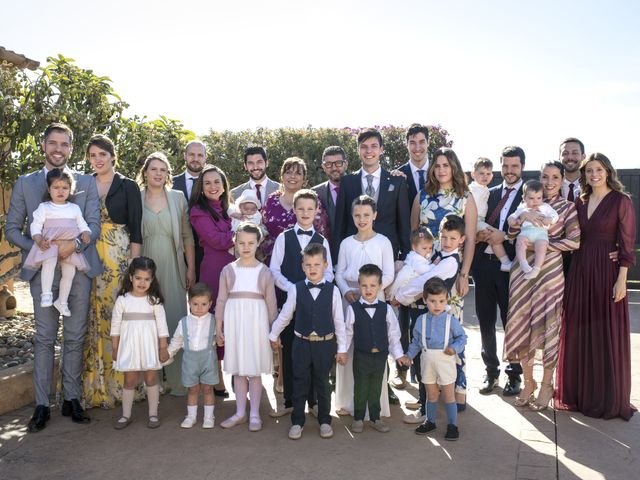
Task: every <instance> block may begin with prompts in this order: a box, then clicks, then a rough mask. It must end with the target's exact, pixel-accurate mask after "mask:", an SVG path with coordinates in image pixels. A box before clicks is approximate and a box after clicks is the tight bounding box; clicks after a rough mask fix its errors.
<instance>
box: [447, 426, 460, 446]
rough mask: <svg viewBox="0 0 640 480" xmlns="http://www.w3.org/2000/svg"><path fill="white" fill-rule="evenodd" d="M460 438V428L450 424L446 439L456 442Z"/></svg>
mask: <svg viewBox="0 0 640 480" xmlns="http://www.w3.org/2000/svg"><path fill="white" fill-rule="evenodd" d="M458 438H460V432H459V431H458V427H457V426H456V425H453V424H452V423H450V424H449V425H447V433H445V435H444V439H445V440H448V441H450V442H455V441H456V440H458Z"/></svg>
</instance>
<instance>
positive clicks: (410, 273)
mask: <svg viewBox="0 0 640 480" xmlns="http://www.w3.org/2000/svg"><path fill="white" fill-rule="evenodd" d="M410 240H411V251H410V252H409V253H408V254H407V257H406V258H405V260H404V266H403V267H402V268H401V269H400V271H399V272H398V273H397V274H396V278H395V280H394V281H393V283H392V284H391V285H390V286H389V287H388V288H387V289H386V291H385V296H386V298H387V300H388V301H393V299H394V298H395V296H396V292H397V291H398V289H400V288H402V287H403V286H405V285H406V284H407V283H409V282H410V281H411V280H413V279H414V278H416V277H419V276H420V275H423V274H425V273H427V272H428V271H430V270H431V269H432V268H433V265H432V264H431V252H432V251H433V241H434V238H433V235H432V234H431V231H430V230H429V229H428V228H427V227H424V226H422V227H418V228H417V229H416V230H414V231H413V232H411V237H410Z"/></svg>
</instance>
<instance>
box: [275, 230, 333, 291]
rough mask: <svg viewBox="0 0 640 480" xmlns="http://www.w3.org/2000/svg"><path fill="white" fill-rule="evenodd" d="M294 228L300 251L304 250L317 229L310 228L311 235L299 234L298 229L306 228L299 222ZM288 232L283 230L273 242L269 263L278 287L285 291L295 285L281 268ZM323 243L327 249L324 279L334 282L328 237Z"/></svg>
mask: <svg viewBox="0 0 640 480" xmlns="http://www.w3.org/2000/svg"><path fill="white" fill-rule="evenodd" d="M293 229H294V230H293V231H294V232H296V238H297V239H298V243H299V244H300V251H302V250H304V249H305V248H306V246H307V245H309V242H310V241H311V238H312V237H313V234H314V233H315V230H314V228H313V227H311V228H310V229H309V230H307V231H310V232H311V235H298V229H300V230H304V228H302V227H301V226H300V225H298V223H297V222H296V224H295V225H294V226H293ZM286 232H287V230H285V231H284V232H282V233H281V234H280V235H278V237H277V238H276V241H275V243H274V244H273V251H272V252H271V263H270V264H269V270H271V273H273V278H274V280H275V283H276V287H278V288H279V289H280V290H284V291H285V292H286V291H288V290H289V289H290V288H291V286H292V285H293V283H292V282H290V281H289V279H288V278H287V277H285V276H284V275H283V274H282V272H281V270H280V269H281V267H282V261H283V260H284V234H285V233H286ZM322 245H323V246H324V248H325V249H326V250H327V268H326V269H325V270H324V280H325V281H326V282H332V281H333V271H332V269H331V266H332V265H333V263H332V261H331V252H330V251H329V242H327V239H326V238H325V239H324V241H323V242H322Z"/></svg>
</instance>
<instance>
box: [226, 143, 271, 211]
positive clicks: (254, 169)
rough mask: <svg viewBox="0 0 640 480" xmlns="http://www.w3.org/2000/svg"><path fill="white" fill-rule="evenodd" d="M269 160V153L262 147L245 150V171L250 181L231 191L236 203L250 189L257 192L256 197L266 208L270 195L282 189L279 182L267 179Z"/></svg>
mask: <svg viewBox="0 0 640 480" xmlns="http://www.w3.org/2000/svg"><path fill="white" fill-rule="evenodd" d="M268 166H269V159H268V158H267V151H266V150H265V149H264V147H261V146H260V145H255V146H253V147H247V148H245V150H244V169H245V170H246V171H247V172H249V181H248V182H246V183H243V184H242V185H238V186H237V187H236V188H234V189H233V190H231V196H232V197H233V200H234V201H235V200H236V199H237V198H238V197H239V196H240V195H241V194H242V192H244V191H245V190H246V189H248V188H250V189H251V190H253V191H254V192H256V196H257V197H258V200H260V203H261V204H262V206H263V207H264V204H265V202H266V201H267V198H268V197H269V195H271V194H272V193H273V192H275V191H276V190H278V189H279V188H280V184H279V183H278V182H274V181H273V180H271V179H270V178H269V177H267V167H268Z"/></svg>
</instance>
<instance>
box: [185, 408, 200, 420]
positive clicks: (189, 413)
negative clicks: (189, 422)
mask: <svg viewBox="0 0 640 480" xmlns="http://www.w3.org/2000/svg"><path fill="white" fill-rule="evenodd" d="M187 416H189V417H191V418H198V405H187Z"/></svg>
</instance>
